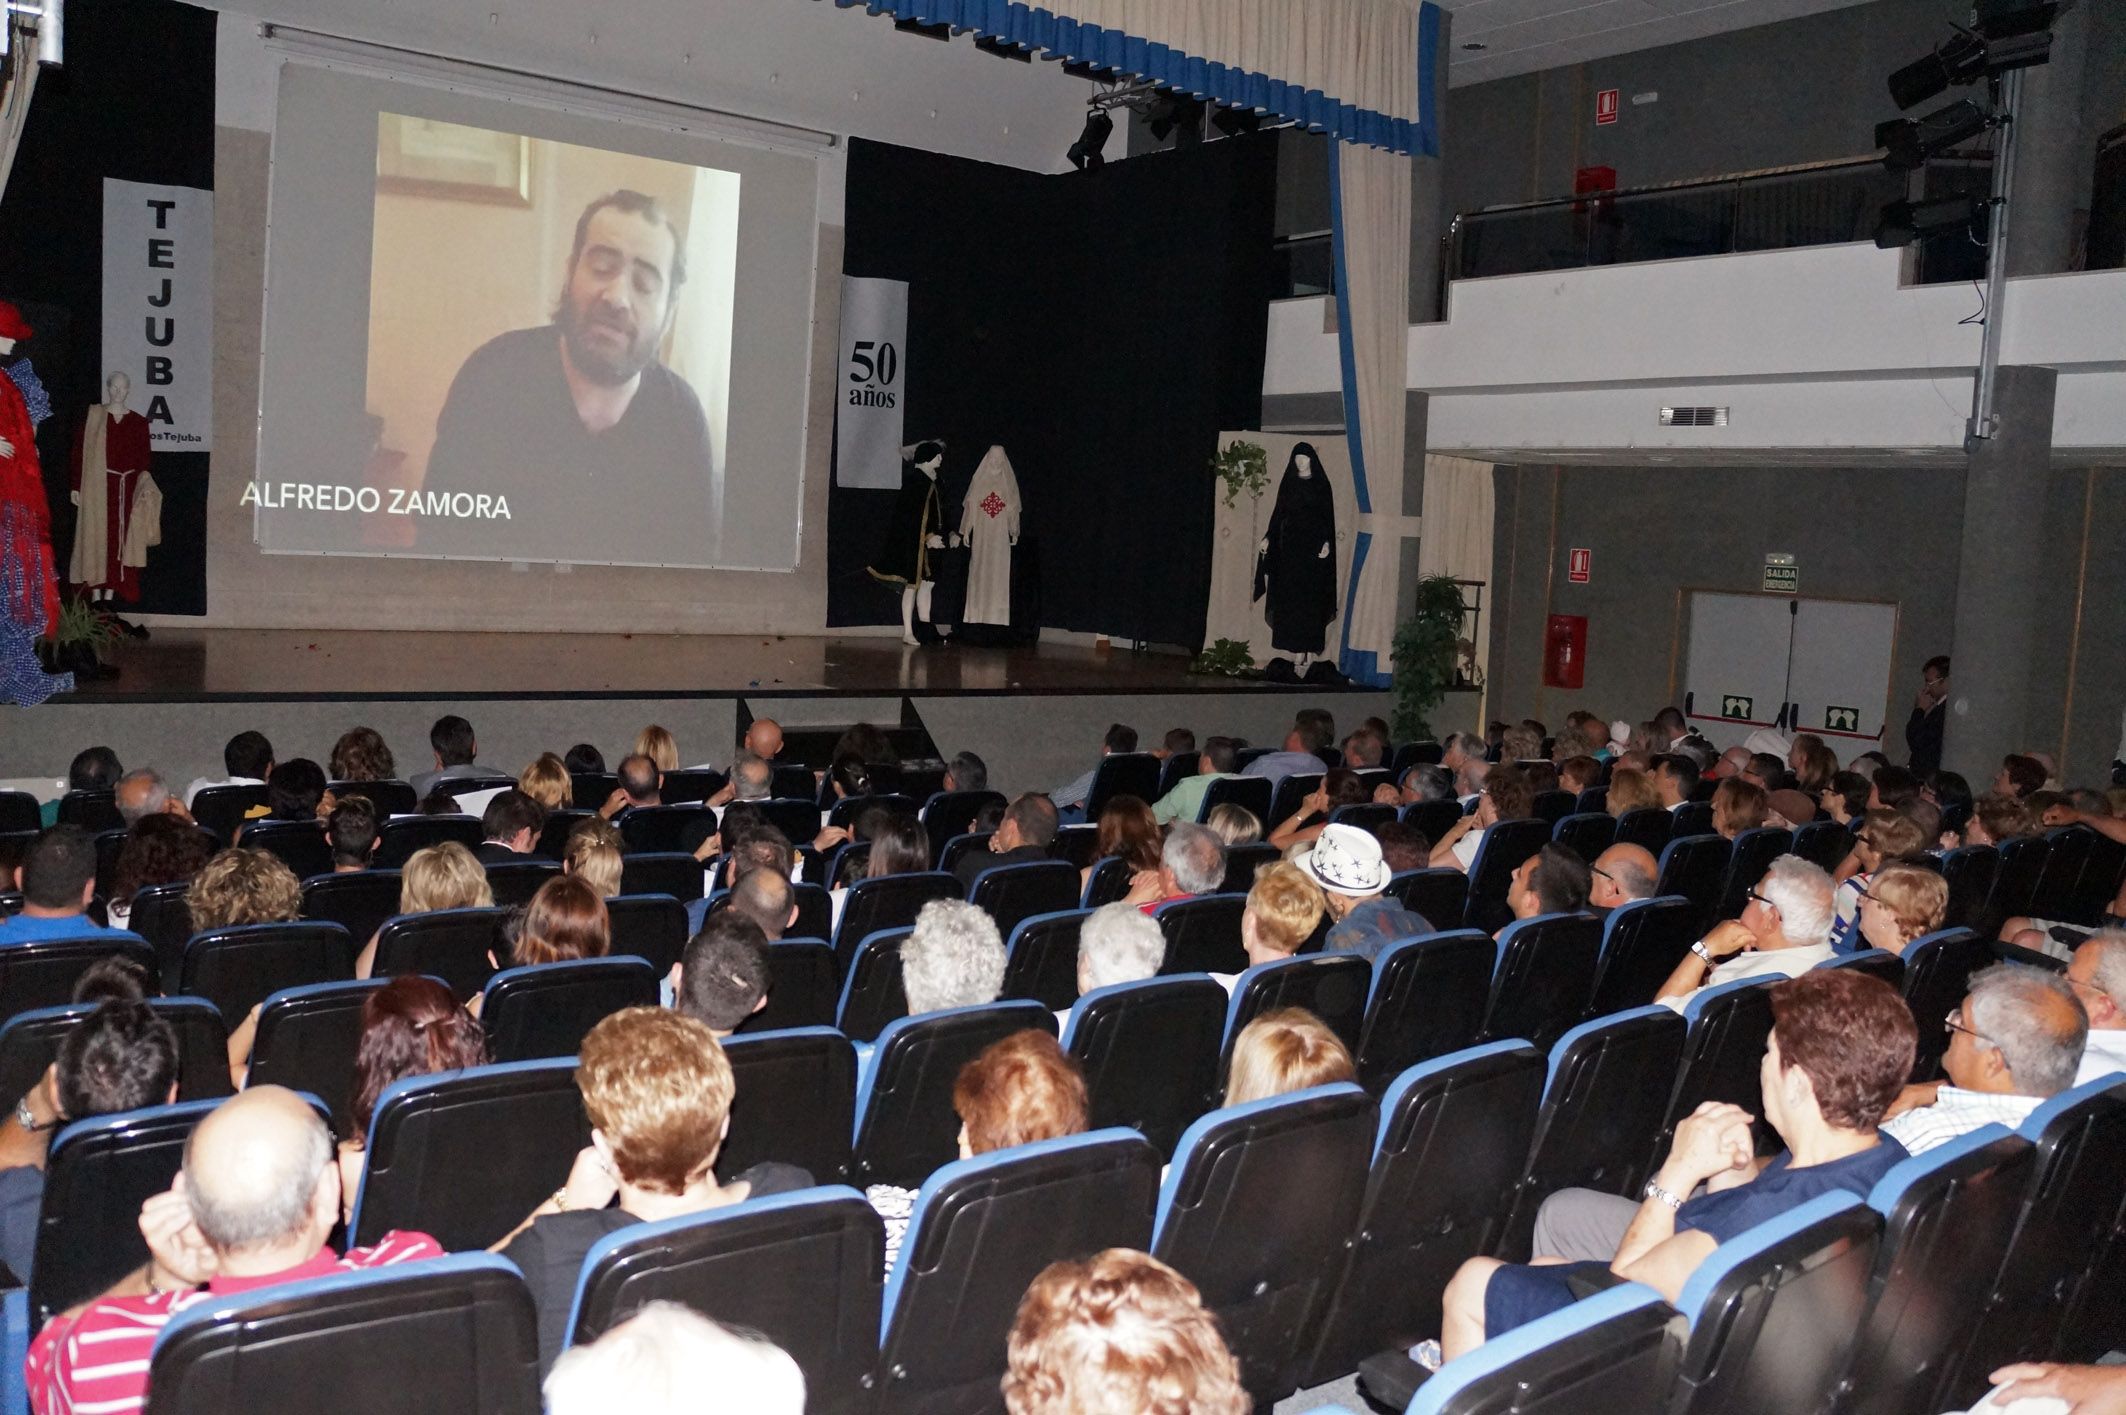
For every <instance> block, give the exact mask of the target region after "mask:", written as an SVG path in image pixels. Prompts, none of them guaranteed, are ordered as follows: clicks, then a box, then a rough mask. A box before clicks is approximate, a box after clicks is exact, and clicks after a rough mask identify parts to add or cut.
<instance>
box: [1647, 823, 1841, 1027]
mask: <svg viewBox="0 0 2126 1415" xmlns="http://www.w3.org/2000/svg"><path fill="white" fill-rule="evenodd" d="M1833 918H1834V915H1833V912H1832V908H1831V877H1830V876H1829V875H1827V874H1825V873H1824V872H1823V871H1822V870H1821V869H1819V868H1818V867H1817V866H1815V865H1812V864H1810V863H1809V862H1808V861H1807V860H1804V859H1802V858H1801V857H1800V856H1799V855H1781V856H1780V857H1779V858H1778V859H1776V860H1774V861H1772V863H1771V865H1770V866H1769V867H1768V868H1766V870H1765V872H1764V877H1763V878H1762V879H1760V880H1758V881H1757V887H1756V888H1755V889H1752V890H1751V891H1750V893H1749V903H1748V905H1747V906H1746V907H1745V908H1744V909H1743V911H1742V917H1741V918H1740V919H1729V920H1727V921H1726V922H1725V923H1719V924H1715V925H1713V930H1712V932H1711V933H1709V934H1707V935H1706V936H1705V937H1704V938H1702V939H1700V940H1699V941H1698V942H1696V943H1694V944H1692V945H1691V946H1690V952H1688V953H1686V954H1684V955H1683V961H1682V962H1681V963H1678V964H1677V965H1676V970H1675V971H1674V972H1672V973H1670V974H1669V975H1668V981H1667V982H1665V983H1663V984H1661V990H1660V991H1659V992H1657V993H1655V994H1654V1001H1655V1002H1658V1003H1660V1004H1662V1005H1663V1006H1665V1007H1672V1008H1674V1009H1675V1010H1676V1011H1678V1012H1681V1011H1682V1010H1683V1009H1684V1007H1685V1006H1686V1005H1687V1004H1688V1003H1689V1002H1690V1000H1691V999H1692V998H1693V997H1695V996H1697V995H1698V992H1699V991H1700V990H1701V989H1703V988H1709V987H1717V986H1719V985H1720V984H1721V983H1732V982H1737V981H1740V980H1741V979H1744V978H1771V977H1786V978H1798V977H1800V976H1801V975H1802V974H1803V973H1806V972H1807V971H1808V970H1809V969H1811V968H1813V967H1815V966H1816V965H1817V964H1819V963H1828V962H1829V961H1830V960H1831V924H1832V921H1833Z"/></svg>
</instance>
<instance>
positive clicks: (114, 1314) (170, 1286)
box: [23, 1086, 443, 1411]
mask: <svg viewBox="0 0 2126 1415" xmlns="http://www.w3.org/2000/svg"><path fill="white" fill-rule="evenodd" d="M339 1220H340V1167H339V1165H338V1163H337V1162H336V1160H335V1156H334V1152H333V1145H332V1132H331V1131H329V1130H327V1129H326V1128H325V1122H324V1121H322V1120H320V1119H319V1118H318V1115H317V1112H316V1111H314V1110H312V1109H311V1107H310V1104H309V1103H308V1102H307V1101H304V1100H303V1099H301V1098H300V1097H299V1096H297V1095H296V1094H295V1093H294V1092H293V1091H289V1090H285V1089H283V1088H281V1087H279V1086H255V1087H253V1088H251V1089H250V1090H247V1091H245V1092H244V1093H243V1094H241V1095H239V1096H236V1097H234V1098H232V1099H230V1100H226V1101H223V1102H222V1103H221V1104H220V1105H219V1106H217V1107H215V1109H214V1110H213V1111H212V1112H211V1113H209V1114H208V1116H207V1117H206V1119H204V1120H202V1121H200V1123H199V1128H198V1129H196V1130H194V1131H193V1132H192V1138H191V1139H190V1140H189V1141H188V1142H187V1143H186V1145H185V1158H184V1167H183V1169H182V1170H181V1171H180V1172H179V1173H178V1176H177V1182H176V1183H175V1184H173V1185H171V1187H170V1189H169V1190H168V1191H167V1192H165V1193H161V1194H157V1195H155V1196H154V1197H153V1198H151V1199H149V1200H148V1201H147V1203H146V1204H144V1205H142V1206H141V1210H140V1231H141V1234H142V1235H143V1236H144V1237H145V1238H146V1239H147V1241H148V1253H149V1259H148V1262H147V1264H146V1265H145V1266H143V1267H139V1268H136V1269H134V1270H133V1271H132V1272H130V1273H128V1274H126V1276H124V1277H122V1278H120V1279H119V1280H118V1281H117V1283H115V1284H114V1285H113V1286H112V1287H110V1288H109V1289H108V1290H107V1291H105V1292H104V1294H103V1295H102V1296H100V1297H97V1298H95V1299H94V1300H93V1301H91V1302H89V1303H88V1304H87V1305H86V1306H84V1307H80V1308H77V1309H75V1310H74V1311H73V1312H72V1313H69V1314H68V1315H65V1316H61V1317H55V1318H54V1319H53V1320H52V1321H51V1322H49V1323H48V1324H47V1325H46V1326H45V1328H44V1330H43V1332H41V1333H40V1334H39V1335H38V1337H37V1340H36V1341H35V1342H34V1343H33V1344H32V1345H31V1347H30V1353H29V1360H28V1361H27V1362H26V1363H25V1365H24V1370H23V1374H24V1376H25V1378H26V1380H27V1382H28V1385H29V1392H30V1405H31V1408H33V1409H35V1410H41V1411H51V1410H82V1409H94V1410H122V1409H138V1408H139V1407H140V1406H141V1405H142V1404H143V1403H144V1402H145V1400H146V1398H147V1385H148V1357H149V1354H150V1353H151V1352H152V1351H153V1349H154V1346H155V1338H156V1336H157V1335H158V1334H159V1333H160V1331H161V1330H162V1328H163V1326H164V1325H166V1324H167V1323H168V1321H169V1319H170V1318H171V1317H172V1316H173V1315H175V1314H176V1313H178V1312H181V1311H184V1310H185V1309H186V1308H187V1307H190V1306H193V1305H194V1304H196V1303H199V1302H204V1301H207V1300H209V1299H211V1298H214V1297H217V1296H219V1297H228V1296H231V1295H233V1294H236V1293H242V1292H250V1291H252V1290H253V1289H256V1288H261V1287H270V1286H273V1285H274V1284H276V1283H284V1282H300V1281H303V1280H305V1279H308V1278H314V1277H326V1276H330V1275H331V1274H333V1273H341V1272H353V1271H358V1270H361V1269H365V1268H380V1267H389V1266H392V1265H393V1264H397V1263H404V1262H410V1261H412V1260H414V1259H417V1258H439V1257H441V1256H442V1255H443V1249H442V1248H441V1247H440V1246H439V1245H438V1244H437V1243H436V1241H435V1240H434V1239H433V1238H430V1237H429V1236H428V1235H427V1234H425V1233H401V1232H393V1233H387V1234H385V1235H384V1237H383V1239H382V1240H381V1241H380V1242H378V1243H377V1244H376V1245H375V1246H374V1247H370V1248H357V1249H355V1250H354V1251H352V1252H350V1253H348V1254H347V1256H346V1257H344V1258H336V1257H334V1256H333V1254H332V1250H331V1249H329V1248H327V1247H326V1246H325V1240H326V1238H327V1237H329V1236H330V1235H331V1233H332V1229H333V1227H334V1225H336V1224H337V1223H338V1222H339Z"/></svg>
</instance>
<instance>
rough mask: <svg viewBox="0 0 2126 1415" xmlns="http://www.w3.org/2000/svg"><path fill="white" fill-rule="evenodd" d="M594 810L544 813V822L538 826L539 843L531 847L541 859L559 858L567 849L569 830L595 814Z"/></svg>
mask: <svg viewBox="0 0 2126 1415" xmlns="http://www.w3.org/2000/svg"><path fill="white" fill-rule="evenodd" d="M596 814H597V812H595V811H577V810H565V809H564V810H559V811H548V812H547V813H546V824H545V825H543V826H541V827H539V843H538V844H537V845H535V846H533V847H532V850H533V852H534V853H535V854H537V855H538V856H539V858H540V859H542V860H559V859H560V858H561V857H562V855H564V854H566V853H567V851H568V837H569V832H570V831H573V830H574V829H575V828H576V827H577V826H578V825H579V824H581V823H582V822H584V821H587V820H589V819H590V818H591V817H592V816H594V815H596Z"/></svg>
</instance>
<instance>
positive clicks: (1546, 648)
mask: <svg viewBox="0 0 2126 1415" xmlns="http://www.w3.org/2000/svg"><path fill="white" fill-rule="evenodd" d="M1586 681H1587V616H1586V615H1584V614H1553V615H1551V616H1550V621H1549V623H1548V624H1547V625H1545V626H1544V630H1543V686H1544V687H1546V688H1577V687H1579V686H1581V685H1582V684H1583V683H1585V682H1586Z"/></svg>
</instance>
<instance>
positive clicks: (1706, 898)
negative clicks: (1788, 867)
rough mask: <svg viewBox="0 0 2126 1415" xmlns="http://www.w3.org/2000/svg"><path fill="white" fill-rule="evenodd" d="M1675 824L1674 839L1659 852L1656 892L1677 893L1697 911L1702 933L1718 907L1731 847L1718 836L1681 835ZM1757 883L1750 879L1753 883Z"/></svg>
mask: <svg viewBox="0 0 2126 1415" xmlns="http://www.w3.org/2000/svg"><path fill="white" fill-rule="evenodd" d="M1681 830H1682V823H1681V822H1680V821H1679V822H1678V823H1677V831H1678V834H1677V835H1676V837H1675V839H1673V840H1671V841H1669V842H1668V848H1667V849H1665V850H1663V851H1662V852H1661V879H1660V882H1659V883H1658V884H1656V885H1655V886H1654V893H1656V894H1680V895H1682V896H1683V897H1684V898H1685V899H1688V900H1689V901H1690V902H1691V906H1692V907H1693V908H1695V909H1696V910H1697V919H1698V928H1699V931H1700V932H1701V933H1702V932H1703V931H1704V930H1706V929H1708V928H1710V927H1712V923H1713V918H1714V912H1713V911H1714V910H1716V909H1717V908H1719V906H1720V890H1721V887H1722V886H1723V885H1724V884H1725V883H1726V880H1727V862H1728V857H1729V856H1730V855H1731V854H1732V853H1733V847H1732V846H1731V845H1729V843H1728V842H1727V841H1725V840H1723V839H1721V838H1720V837H1719V836H1717V835H1684V834H1682V833H1681ZM1756 883H1757V882H1756V881H1755V880H1751V881H1750V884H1751V885H1752V886H1755V884H1756Z"/></svg>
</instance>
